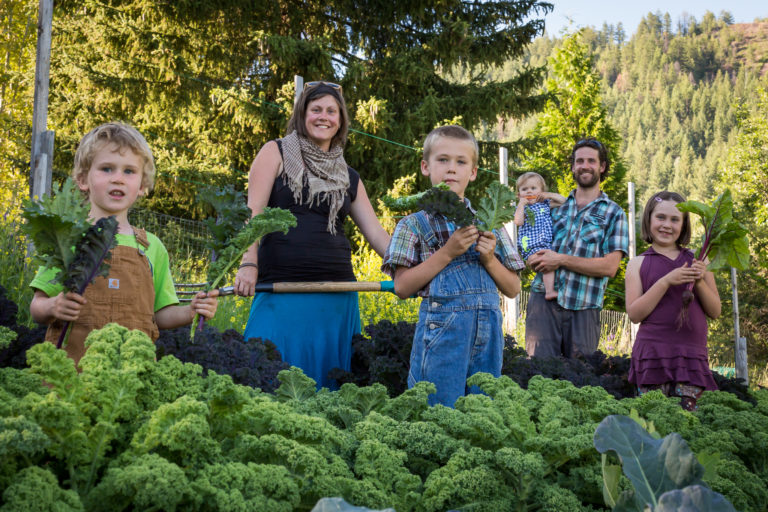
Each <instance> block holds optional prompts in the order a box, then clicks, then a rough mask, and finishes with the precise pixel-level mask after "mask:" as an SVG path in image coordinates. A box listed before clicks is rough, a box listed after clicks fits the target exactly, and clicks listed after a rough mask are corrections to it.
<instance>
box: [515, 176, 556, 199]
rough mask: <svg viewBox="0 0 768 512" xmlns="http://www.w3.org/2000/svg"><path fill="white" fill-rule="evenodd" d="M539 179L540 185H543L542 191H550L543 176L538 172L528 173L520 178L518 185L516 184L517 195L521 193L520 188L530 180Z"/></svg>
mask: <svg viewBox="0 0 768 512" xmlns="http://www.w3.org/2000/svg"><path fill="white" fill-rule="evenodd" d="M533 179H537V180H539V183H541V191H542V192H547V191H548V190H549V189H548V188H547V182H546V181H544V177H542V175H541V174H539V173H537V172H526V173H523V174H521V175H520V176H518V178H517V183H516V184H515V188H516V189H517V193H518V194H519V193H520V187H521V186H522V185H523V183H525V182H526V181H528V180H533Z"/></svg>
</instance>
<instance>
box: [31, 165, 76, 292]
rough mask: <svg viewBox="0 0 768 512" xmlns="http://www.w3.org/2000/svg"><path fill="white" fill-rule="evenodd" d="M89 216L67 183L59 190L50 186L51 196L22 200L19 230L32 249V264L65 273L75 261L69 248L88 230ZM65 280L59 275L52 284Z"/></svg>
mask: <svg viewBox="0 0 768 512" xmlns="http://www.w3.org/2000/svg"><path fill="white" fill-rule="evenodd" d="M89 212H90V206H89V205H88V204H84V203H83V195H82V193H81V192H80V190H78V189H77V187H76V186H75V183H74V181H72V180H71V179H67V181H65V182H64V185H63V186H62V187H61V189H59V187H58V185H56V184H54V185H53V187H52V190H51V194H50V195H47V196H43V197H42V198H40V199H39V200H37V201H33V200H30V199H25V200H24V206H23V212H22V216H23V217H24V219H25V221H26V222H25V223H24V225H23V226H22V230H23V231H24V233H25V234H26V235H27V236H28V237H29V238H31V239H32V242H33V243H34V245H35V257H34V260H35V263H37V264H39V265H43V266H45V267H49V268H60V269H63V270H65V269H67V268H68V267H69V265H70V263H72V260H73V259H74V257H75V255H74V253H73V252H72V248H73V247H75V246H76V245H77V244H78V242H79V241H80V239H81V238H82V236H83V234H85V232H86V231H87V230H88V228H90V227H91V222H90V221H89V220H88V213H89ZM65 277H66V274H65V275H62V274H61V273H60V274H58V275H57V277H56V281H57V282H61V281H62V280H63V279H64V278H65Z"/></svg>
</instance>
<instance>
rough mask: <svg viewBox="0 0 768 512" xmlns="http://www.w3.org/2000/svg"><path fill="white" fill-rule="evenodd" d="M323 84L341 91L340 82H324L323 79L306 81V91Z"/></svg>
mask: <svg viewBox="0 0 768 512" xmlns="http://www.w3.org/2000/svg"><path fill="white" fill-rule="evenodd" d="M321 85H327V86H328V87H330V88H331V89H335V90H337V91H339V92H341V86H340V85H339V84H335V83H333V82H323V81H317V82H305V83H304V90H305V91H306V90H307V89H313V88H315V87H319V86H321Z"/></svg>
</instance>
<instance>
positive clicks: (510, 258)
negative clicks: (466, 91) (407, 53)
mask: <svg viewBox="0 0 768 512" xmlns="http://www.w3.org/2000/svg"><path fill="white" fill-rule="evenodd" d="M477 160H478V148H477V142H476V141H475V138H474V137H473V136H472V134H471V133H469V132H468V131H467V130H465V129H464V128H461V127H459V126H442V127H440V128H436V129H435V130H433V131H432V132H431V133H430V134H429V135H427V138H426V139H425V141H424V159H423V160H422V161H421V172H422V174H424V175H425V176H427V177H429V179H430V181H431V182H432V185H437V184H439V183H445V184H447V185H448V186H449V187H450V189H451V190H452V191H453V192H455V193H456V194H457V195H458V196H459V197H460V198H462V199H463V200H464V202H465V203H466V205H467V208H470V210H471V205H470V204H469V201H468V200H467V199H466V198H465V197H464V191H465V190H466V188H467V185H468V184H469V182H470V181H474V179H475V178H476V177H477ZM524 265H525V264H524V263H523V261H522V260H521V259H520V256H519V255H518V254H517V251H516V250H515V247H514V245H513V243H512V240H511V239H510V237H509V235H508V234H507V232H506V231H505V230H504V229H503V228H502V229H499V230H494V231H493V232H489V231H485V232H480V231H478V229H477V227H475V226H472V225H470V226H466V227H463V228H460V229H456V226H455V225H454V224H453V223H452V222H449V221H448V220H447V219H446V218H445V217H443V216H431V215H429V214H427V213H426V212H424V211H420V212H417V213H414V214H412V215H409V216H407V217H405V218H404V219H403V220H401V221H400V223H399V224H398V225H397V227H396V228H395V232H394V234H393V235H392V241H391V242H390V245H389V248H388V249H387V252H386V254H385V255H384V261H383V264H382V270H383V271H384V272H386V273H387V274H389V275H391V276H392V277H393V279H394V282H395V293H396V294H397V295H398V296H399V297H401V298H406V297H410V296H412V295H414V294H416V293H418V295H419V296H420V297H422V298H423V300H422V302H421V308H420V310H419V322H418V324H417V326H416V333H415V335H414V339H413V348H412V349H411V360H410V370H409V373H408V387H413V386H414V385H415V384H416V382H419V381H429V382H432V383H434V384H435V386H436V387H437V393H436V394H435V395H431V396H430V403H431V404H435V403H441V404H443V405H447V406H449V407H450V406H453V404H454V403H455V401H456V399H457V398H459V397H460V396H463V395H464V394H465V393H466V392H467V388H466V381H467V377H469V376H470V375H472V374H474V373H477V372H488V373H490V374H492V375H494V376H496V377H498V376H499V375H501V362H502V350H503V348H504V334H503V331H502V327H501V326H502V314H501V309H500V307H499V295H498V291H499V290H500V291H501V292H502V293H504V295H507V296H508V297H514V296H515V295H517V294H518V293H519V292H520V279H519V277H518V275H517V270H519V269H521V268H523V267H524Z"/></svg>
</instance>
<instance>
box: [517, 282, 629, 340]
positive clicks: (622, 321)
mask: <svg viewBox="0 0 768 512" xmlns="http://www.w3.org/2000/svg"><path fill="white" fill-rule="evenodd" d="M529 296H530V292H528V290H523V291H521V292H520V295H519V298H520V302H519V308H520V309H519V311H518V314H517V322H512V321H511V319H510V318H509V315H510V313H511V308H510V307H509V303H508V302H507V303H506V304H505V305H504V307H503V308H502V311H503V312H504V315H505V323H504V325H505V330H506V331H508V332H509V334H511V335H512V336H514V337H515V339H516V340H518V342H519V343H520V344H521V345H522V344H523V340H525V311H526V309H527V307H528V297H529ZM598 348H599V349H600V350H601V351H603V352H605V353H610V354H617V353H618V354H630V353H631V352H632V322H630V321H629V317H628V316H627V314H626V313H625V312H623V311H613V310H610V309H602V310H601V311H600V343H599V346H598Z"/></svg>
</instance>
